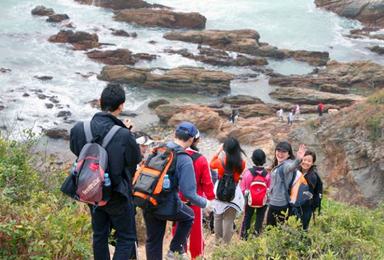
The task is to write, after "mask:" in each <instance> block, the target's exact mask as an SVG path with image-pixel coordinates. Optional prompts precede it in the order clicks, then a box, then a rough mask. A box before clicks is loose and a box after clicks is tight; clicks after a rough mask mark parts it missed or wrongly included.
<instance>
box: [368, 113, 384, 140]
mask: <svg viewBox="0 0 384 260" xmlns="http://www.w3.org/2000/svg"><path fill="white" fill-rule="evenodd" d="M381 113H383V114H381V115H380V114H378V115H374V116H372V117H370V118H368V119H367V127H368V129H369V139H371V140H372V141H375V140H378V139H380V138H381V137H383V133H384V130H383V129H384V111H381Z"/></svg>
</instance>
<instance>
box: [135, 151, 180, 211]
mask: <svg viewBox="0 0 384 260" xmlns="http://www.w3.org/2000/svg"><path fill="white" fill-rule="evenodd" d="M180 153H185V152H182V151H175V150H174V149H171V148H169V147H167V146H165V145H161V146H158V147H156V148H153V150H152V152H151V154H150V155H149V156H148V158H147V159H146V161H145V162H144V163H143V164H142V165H141V166H140V168H139V169H138V170H137V171H136V173H135V176H134V178H133V202H134V204H135V205H136V206H138V207H140V208H143V209H153V208H156V207H158V206H159V204H160V196H161V195H162V193H164V192H170V191H171V190H172V189H173V185H172V177H173V174H174V172H175V169H176V157H177V155H178V154H180ZM185 154H186V153H185Z"/></svg>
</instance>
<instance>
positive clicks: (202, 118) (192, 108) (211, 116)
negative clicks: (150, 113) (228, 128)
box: [155, 104, 223, 133]
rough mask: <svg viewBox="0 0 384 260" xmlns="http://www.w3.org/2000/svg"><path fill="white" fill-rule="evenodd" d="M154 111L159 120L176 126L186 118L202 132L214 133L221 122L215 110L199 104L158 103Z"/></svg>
mask: <svg viewBox="0 0 384 260" xmlns="http://www.w3.org/2000/svg"><path fill="white" fill-rule="evenodd" d="M155 112H156V114H157V116H158V117H159V118H160V121H161V122H163V123H166V124H167V125H169V126H176V125H177V124H179V123H180V122H182V121H186V120H187V121H190V122H192V123H194V124H195V125H196V126H197V128H198V129H199V130H200V131H202V132H213V133H216V132H217V131H218V130H219V129H220V127H221V125H222V123H223V119H222V118H221V117H220V116H219V114H218V113H217V112H215V111H214V110H213V109H212V108H209V107H207V106H201V105H194V104H193V105H192V104H191V105H171V104H168V105H160V106H158V107H157V108H156V109H155Z"/></svg>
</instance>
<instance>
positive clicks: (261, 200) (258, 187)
mask: <svg viewBox="0 0 384 260" xmlns="http://www.w3.org/2000/svg"><path fill="white" fill-rule="evenodd" d="M249 171H250V172H251V173H252V176H254V178H253V180H252V182H251V185H250V186H249V195H248V206H250V207H252V208H261V207H264V206H265V204H266V203H267V191H268V186H267V172H266V170H265V169H263V170H259V171H256V169H255V168H251V169H249Z"/></svg>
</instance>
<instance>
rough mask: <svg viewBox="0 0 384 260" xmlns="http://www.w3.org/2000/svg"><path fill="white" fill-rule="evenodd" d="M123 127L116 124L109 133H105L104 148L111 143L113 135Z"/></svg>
mask: <svg viewBox="0 0 384 260" xmlns="http://www.w3.org/2000/svg"><path fill="white" fill-rule="evenodd" d="M120 128H121V126H118V125H114V126H113V127H112V128H111V130H109V131H108V133H107V134H106V135H105V137H104V138H103V143H102V145H101V146H102V147H103V148H106V147H107V145H108V144H109V142H110V141H111V140H112V138H113V136H114V135H115V134H116V133H117V131H119V129H120Z"/></svg>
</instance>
